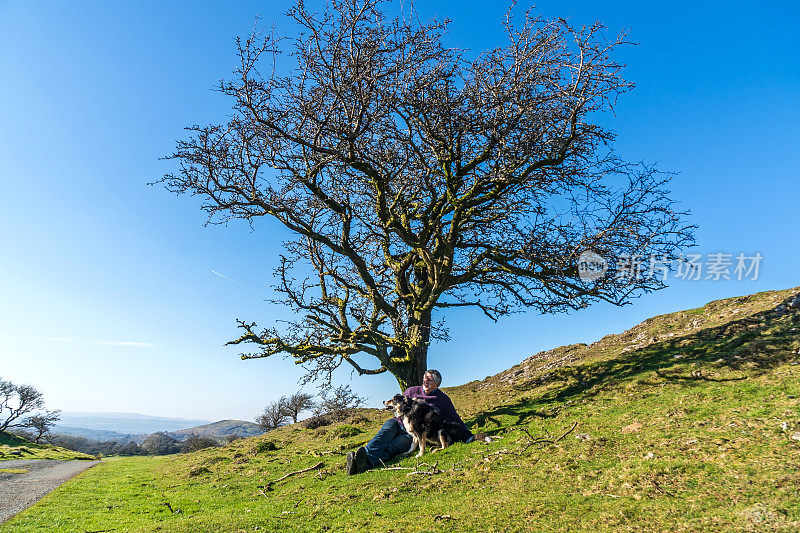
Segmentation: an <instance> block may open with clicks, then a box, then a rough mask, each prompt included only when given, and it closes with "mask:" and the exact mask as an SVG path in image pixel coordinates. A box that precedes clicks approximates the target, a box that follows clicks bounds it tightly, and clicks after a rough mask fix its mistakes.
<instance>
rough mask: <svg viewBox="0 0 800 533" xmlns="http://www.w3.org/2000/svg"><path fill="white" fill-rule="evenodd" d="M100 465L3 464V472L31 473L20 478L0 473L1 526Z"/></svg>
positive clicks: (30, 461) (23, 461)
mask: <svg viewBox="0 0 800 533" xmlns="http://www.w3.org/2000/svg"><path fill="white" fill-rule="evenodd" d="M99 462H100V461H50V460H45V459H19V460H12V461H0V470H5V469H25V470H27V471H28V472H26V473H21V474H14V473H6V472H0V524H2V523H3V522H5V521H6V520H8V519H9V518H11V517H12V516H14V515H15V514H17V513H19V512H20V511H23V510H25V509H27V508H28V507H30V506H31V505H33V504H34V503H36V502H38V501H39V500H40V499H42V497H43V496H44V495H45V494H47V493H48V492H50V491H51V490H53V489H55V488H56V487H58V486H59V485H61V484H62V483H64V482H65V481H66V480H68V479H69V478H71V477H72V476H74V475H76V474H79V473H80V472H83V471H84V470H86V469H87V468H90V467H92V466H94V465H96V464H97V463H99Z"/></svg>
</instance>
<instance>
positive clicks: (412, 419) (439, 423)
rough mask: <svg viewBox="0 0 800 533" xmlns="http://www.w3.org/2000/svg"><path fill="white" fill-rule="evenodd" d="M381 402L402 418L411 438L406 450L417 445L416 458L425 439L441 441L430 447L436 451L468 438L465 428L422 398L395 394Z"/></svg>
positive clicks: (421, 449) (426, 440)
mask: <svg viewBox="0 0 800 533" xmlns="http://www.w3.org/2000/svg"><path fill="white" fill-rule="evenodd" d="M383 405H384V406H385V407H386V409H387V410H393V411H394V415H395V416H396V417H398V418H399V419H400V420H402V421H403V426H404V427H405V428H406V431H408V433H409V434H410V435H411V438H412V439H413V441H414V442H413V443H412V445H411V449H410V450H408V453H411V452H413V451H414V450H416V449H417V447H419V453H417V457H421V456H422V454H423V453H425V446H426V444H427V443H428V442H431V443H434V444H436V443H438V444H440V445H441V448H437V449H435V450H433V451H438V450H444V449H445V448H447V447H448V446H450V445H451V444H453V443H454V442H464V441H465V440H466V439H468V438H469V437H470V433H469V431H467V429H466V428H464V427H463V426H461V425H460V424H457V423H455V422H451V421H450V420H448V419H446V418H445V417H444V415H442V413H440V412H439V410H438V409H436V408H435V407H432V406H430V405H428V404H427V403H426V402H425V401H424V400H420V399H417V398H409V397H408V396H403V395H402V394H397V395H395V397H394V398H392V399H391V400H386V401H385V402H383Z"/></svg>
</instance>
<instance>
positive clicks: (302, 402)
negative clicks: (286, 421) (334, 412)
mask: <svg viewBox="0 0 800 533" xmlns="http://www.w3.org/2000/svg"><path fill="white" fill-rule="evenodd" d="M313 408H314V396H312V395H311V394H308V393H307V392H296V393H294V394H292V395H291V396H289V399H288V400H287V401H286V415H287V416H290V417H292V422H294V423H295V424H297V417H298V416H299V415H300V413H302V412H303V411H308V410H309V409H313Z"/></svg>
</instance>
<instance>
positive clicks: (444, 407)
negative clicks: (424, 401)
mask: <svg viewBox="0 0 800 533" xmlns="http://www.w3.org/2000/svg"><path fill="white" fill-rule="evenodd" d="M440 392H441V391H440ZM439 410H440V411H441V412H442V414H443V415H444V416H445V417H447V418H449V419H450V420H452V421H453V422H457V423H459V424H461V425H462V426H464V427H467V426H466V424H464V421H463V420H461V417H460V416H458V412H457V411H456V406H455V405H453V401H452V400H451V399H450V396H448V395H447V394H445V393H444V392H442V393H441V396H440V397H439Z"/></svg>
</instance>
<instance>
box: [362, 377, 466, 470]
mask: <svg viewBox="0 0 800 533" xmlns="http://www.w3.org/2000/svg"><path fill="white" fill-rule="evenodd" d="M441 384H442V375H441V374H440V373H439V371H438V370H433V369H431V370H428V371H426V372H425V375H424V376H423V378H422V385H420V386H416V387H409V389H408V390H406V391H405V392H404V393H403V396H408V397H409V398H419V399H421V400H424V401H425V402H426V403H428V405H430V406H432V407H435V408H436V409H438V410H439V412H440V413H442V415H444V416H445V418H447V419H449V420H451V421H452V422H456V423H458V424H461V425H462V426H464V422H463V421H462V420H461V417H459V416H458V413H457V412H456V408H455V407H454V406H453V402H452V401H451V400H450V398H449V397H448V396H447V394H445V393H444V392H442V391H441V389H439V385H441ZM465 429H466V427H465ZM474 438H475V437H474V436H472V434H471V433H470V437H469V438H468V439H467V441H466V442H471V441H472V440H473V439H474ZM411 443H412V439H411V435H409V434H408V433H406V430H405V428H404V427H403V423H402V422H401V421H400V419H399V418H390V419H389V420H387V421H386V423H385V424H383V427H381V429H380V430H378V433H376V434H375V436H374V437H372V440H371V441H369V442H368V443H367V444H366V446H361V447H359V448H358V449H357V450H356V451H354V452H350V453H348V454H347V473H348V474H349V475H353V474H359V473H361V472H366V471H367V470H369V469H370V468H374V467H376V466H380V465H381V464H385V463H386V462H388V461H389V460H390V459H392V458H393V457H396V456H398V455H400V454H402V453H406V452H408V451H410V450H411Z"/></svg>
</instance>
